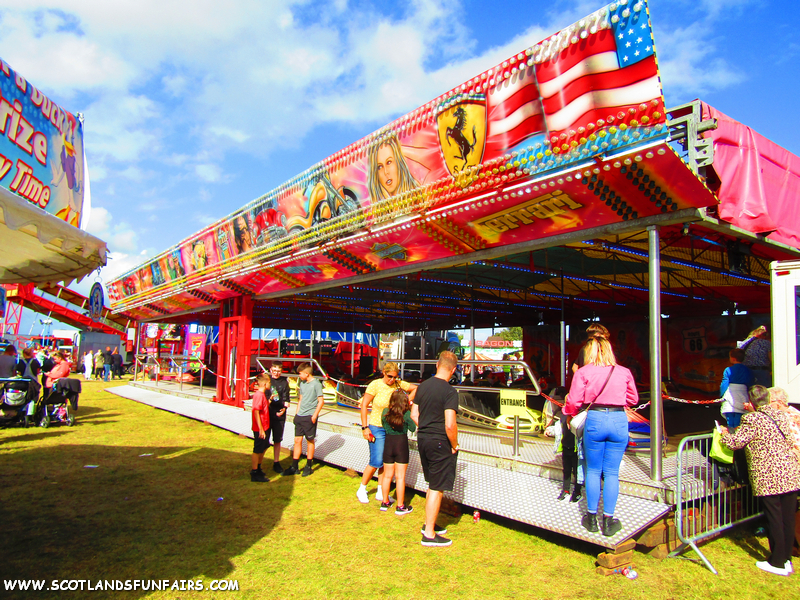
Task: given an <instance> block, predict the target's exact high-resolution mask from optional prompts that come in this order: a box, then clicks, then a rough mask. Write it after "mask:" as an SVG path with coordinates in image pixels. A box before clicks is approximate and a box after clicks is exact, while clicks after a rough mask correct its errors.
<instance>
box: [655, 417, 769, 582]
mask: <svg viewBox="0 0 800 600" xmlns="http://www.w3.org/2000/svg"><path fill="white" fill-rule="evenodd" d="M711 440H712V435H711V434H710V433H708V434H704V435H691V436H687V437H685V438H683V439H682V440H681V443H680V445H679V446H678V456H677V486H678V489H677V493H678V499H677V509H676V512H675V526H676V529H677V535H678V539H679V540H680V542H681V545H680V546H679V547H678V548H676V549H675V550H674V551H673V552H671V553H670V557H673V558H675V557H678V556H679V555H680V554H682V553H683V552H684V550H686V549H687V548H691V549H692V550H694V551H695V553H697V555H698V556H699V557H700V558H701V559H702V561H703V563H705V565H706V567H708V569H709V570H710V571H711V572H712V573H714V574H715V575H717V571H716V569H715V568H714V566H713V565H712V564H711V562H710V561H709V560H708V558H706V556H705V555H704V554H703V553H702V552H701V551H700V549H699V548H698V546H697V545H698V543H699V542H701V541H702V540H705V539H707V538H710V537H712V536H716V535H717V534H719V533H720V532H722V531H725V530H727V529H730V528H731V527H734V526H735V525H739V524H740V523H745V522H747V521H752V520H753V519H756V518H758V517H759V516H761V515H762V512H761V510H760V507H759V502H758V499H757V498H756V497H755V496H753V493H752V490H751V488H750V484H749V483H746V484H739V483H735V482H733V481H730V480H726V478H725V477H724V476H720V474H719V472H718V469H716V468H715V467H714V464H713V462H712V461H711V459H710V458H708V456H709V454H710V451H711Z"/></svg>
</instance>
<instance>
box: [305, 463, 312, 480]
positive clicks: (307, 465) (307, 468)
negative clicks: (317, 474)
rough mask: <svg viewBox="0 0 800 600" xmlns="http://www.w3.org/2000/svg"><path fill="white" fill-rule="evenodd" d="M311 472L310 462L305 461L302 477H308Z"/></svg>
mask: <svg viewBox="0 0 800 600" xmlns="http://www.w3.org/2000/svg"><path fill="white" fill-rule="evenodd" d="M311 473H313V471H312V470H311V464H309V463H306V466H305V467H303V477H308V476H309V475H311Z"/></svg>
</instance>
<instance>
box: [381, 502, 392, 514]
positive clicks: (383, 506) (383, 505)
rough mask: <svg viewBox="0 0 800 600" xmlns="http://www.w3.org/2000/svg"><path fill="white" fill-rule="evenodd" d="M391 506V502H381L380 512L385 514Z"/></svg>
mask: <svg viewBox="0 0 800 600" xmlns="http://www.w3.org/2000/svg"><path fill="white" fill-rule="evenodd" d="M393 504H394V502H392V501H391V500H388V501H386V502H381V512H386V511H387V510H389V509H390V508H392V505H393Z"/></svg>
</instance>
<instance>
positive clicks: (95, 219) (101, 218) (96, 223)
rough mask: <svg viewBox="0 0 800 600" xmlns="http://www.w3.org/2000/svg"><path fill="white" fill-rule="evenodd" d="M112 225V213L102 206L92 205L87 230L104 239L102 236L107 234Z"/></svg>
mask: <svg viewBox="0 0 800 600" xmlns="http://www.w3.org/2000/svg"><path fill="white" fill-rule="evenodd" d="M110 225H111V213H110V212H108V210H107V209H105V208H103V207H102V206H92V212H91V214H90V215H89V223H88V225H87V226H86V232H87V233H91V234H92V235H94V236H96V237H99V238H100V239H103V238H102V237H101V236H103V235H105V233H106V232H107V231H108V228H109V226H110Z"/></svg>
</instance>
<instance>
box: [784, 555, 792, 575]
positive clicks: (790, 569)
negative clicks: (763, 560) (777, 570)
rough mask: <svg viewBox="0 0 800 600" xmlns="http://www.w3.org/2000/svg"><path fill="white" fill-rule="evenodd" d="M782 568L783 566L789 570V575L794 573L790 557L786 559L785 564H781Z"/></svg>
mask: <svg viewBox="0 0 800 600" xmlns="http://www.w3.org/2000/svg"><path fill="white" fill-rule="evenodd" d="M783 568H784V569H786V570H787V571H789V574H790V575H791V574H792V573H794V567H793V566H792V561H791V559H790V560H787V561H786V564H785V565H783Z"/></svg>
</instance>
